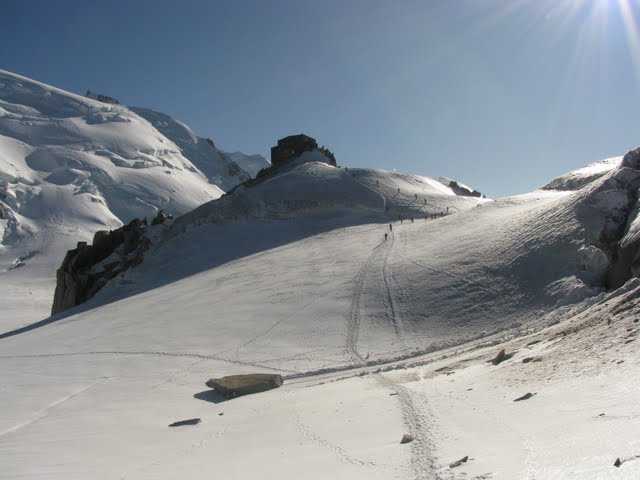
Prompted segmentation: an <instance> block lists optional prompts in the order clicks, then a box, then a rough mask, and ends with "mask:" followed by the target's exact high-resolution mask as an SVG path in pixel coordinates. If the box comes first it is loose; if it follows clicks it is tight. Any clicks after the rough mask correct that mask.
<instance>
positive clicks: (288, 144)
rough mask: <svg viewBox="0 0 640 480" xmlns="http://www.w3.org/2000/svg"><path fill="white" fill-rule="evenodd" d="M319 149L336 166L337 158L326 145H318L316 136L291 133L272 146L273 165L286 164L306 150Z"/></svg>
mask: <svg viewBox="0 0 640 480" xmlns="http://www.w3.org/2000/svg"><path fill="white" fill-rule="evenodd" d="M314 150H318V151H319V152H320V153H322V154H323V155H324V156H325V157H327V159H328V160H329V162H328V163H329V164H330V165H333V166H335V165H336V158H335V156H334V155H333V153H331V152H330V151H329V149H327V148H325V147H318V143H317V142H316V140H315V138H312V137H309V136H307V135H305V134H303V133H301V134H299V135H290V136H288V137H284V138H281V139H280V140H278V144H277V145H276V146H275V147H271V165H272V167H279V166H281V165H284V164H286V163H287V162H289V161H290V160H293V159H294V158H297V157H299V156H300V155H302V154H303V153H304V152H312V151H314Z"/></svg>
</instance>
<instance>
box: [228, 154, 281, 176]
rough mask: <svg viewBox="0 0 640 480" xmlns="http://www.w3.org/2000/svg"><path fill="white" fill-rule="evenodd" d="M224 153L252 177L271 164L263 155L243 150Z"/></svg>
mask: <svg viewBox="0 0 640 480" xmlns="http://www.w3.org/2000/svg"><path fill="white" fill-rule="evenodd" d="M224 155H225V156H226V157H227V158H229V159H230V160H233V161H234V162H236V163H237V164H238V166H239V167H240V168H242V169H243V170H244V171H245V172H247V173H248V174H249V175H251V176H252V177H255V176H256V175H257V174H258V172H259V171H260V170H262V169H263V168H266V167H268V166H269V165H271V164H270V163H269V162H268V161H267V159H266V158H264V157H263V156H262V155H247V154H246V153H242V152H232V153H229V152H225V153H224Z"/></svg>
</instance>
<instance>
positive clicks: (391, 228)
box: [389, 223, 393, 232]
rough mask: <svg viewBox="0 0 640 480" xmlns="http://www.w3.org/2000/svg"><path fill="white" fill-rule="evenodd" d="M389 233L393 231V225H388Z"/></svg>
mask: <svg viewBox="0 0 640 480" xmlns="http://www.w3.org/2000/svg"><path fill="white" fill-rule="evenodd" d="M389 231H390V232H391V231H393V224H392V223H390V224H389Z"/></svg>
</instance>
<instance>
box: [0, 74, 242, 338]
mask: <svg viewBox="0 0 640 480" xmlns="http://www.w3.org/2000/svg"><path fill="white" fill-rule="evenodd" d="M136 112H139V113H140V115H138V114H137V113H136ZM247 178H249V175H248V174H247V173H246V172H244V171H243V170H242V169H241V168H240V167H239V166H238V165H237V164H236V163H235V162H233V161H232V160H230V159H228V158H226V156H225V154H222V153H221V152H220V151H219V150H218V149H217V148H216V147H215V145H213V143H212V142H211V143H210V142H208V141H206V140H204V139H201V138H198V137H196V136H195V135H194V134H193V133H192V132H191V130H190V129H189V128H188V127H187V126H185V125H183V124H180V123H179V122H176V121H175V120H173V119H171V117H169V116H167V115H163V114H160V113H157V112H152V111H150V110H143V109H129V108H127V107H124V106H122V105H114V104H109V103H103V102H100V101H97V100H94V99H91V98H87V97H83V96H79V95H75V94H72V93H69V92H66V91H64V90H60V89H58V88H55V87H51V86H48V85H45V84H43V83H40V82H36V81H34V80H31V79H28V78H26V77H22V76H19V75H16V74H13V73H10V72H6V71H4V70H0V282H2V283H3V285H7V287H6V288H8V290H9V292H8V294H3V295H2V298H1V299H0V309H2V310H3V311H5V312H8V313H9V314H8V315H2V316H0V327H1V328H3V329H9V328H11V327H15V326H19V325H23V324H26V323H29V322H30V321H32V320H33V319H34V318H37V317H40V318H43V317H45V316H46V315H48V313H49V310H50V307H51V295H52V292H53V287H54V284H55V269H56V268H57V266H59V264H60V261H61V258H63V257H64V253H65V251H66V250H68V249H69V248H71V247H72V246H74V245H75V243H76V242H78V241H86V240H91V238H92V237H93V234H94V233H95V232H96V231H97V230H105V229H106V230H108V229H112V228H116V227H118V226H120V225H122V223H123V222H128V221H130V220H131V219H133V218H140V217H145V216H148V217H152V216H154V215H155V214H156V213H157V211H158V210H159V209H164V210H166V211H167V212H169V213H173V214H181V213H185V212H187V211H189V210H191V209H193V208H195V207H197V206H199V205H201V204H203V203H205V202H207V201H209V200H212V199H216V198H218V197H220V196H221V195H222V194H223V193H224V191H226V190H228V189H230V188H232V187H234V186H235V185H237V184H238V183H239V182H240V181H242V180H245V179H247ZM3 293H4V292H3Z"/></svg>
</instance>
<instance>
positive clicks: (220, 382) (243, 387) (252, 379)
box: [206, 373, 282, 398]
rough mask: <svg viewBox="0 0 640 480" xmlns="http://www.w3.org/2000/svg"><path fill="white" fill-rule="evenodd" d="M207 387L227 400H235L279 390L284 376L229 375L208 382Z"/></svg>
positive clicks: (259, 374) (262, 374) (261, 374)
mask: <svg viewBox="0 0 640 480" xmlns="http://www.w3.org/2000/svg"><path fill="white" fill-rule="evenodd" d="M206 385H207V387H209V388H213V389H214V390H215V391H216V392H218V393H219V394H220V395H222V396H223V397H225V398H235V397H239V396H241V395H249V394H251V393H258V392H264V391H267V390H272V389H274V388H278V387H280V386H281V385H282V376H280V375H277V374H272V373H252V374H249V375H229V376H227V377H222V378H212V379H210V380H208V381H207V383H206Z"/></svg>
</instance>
